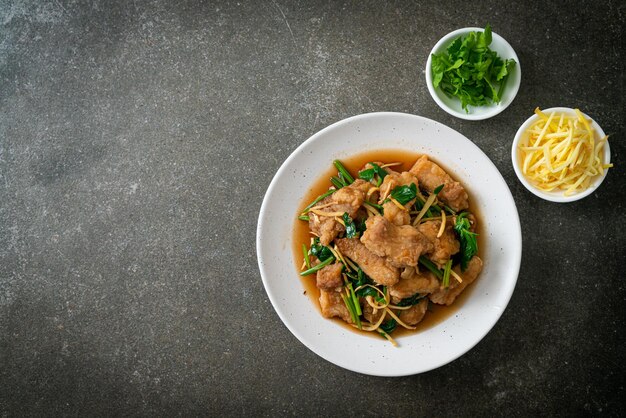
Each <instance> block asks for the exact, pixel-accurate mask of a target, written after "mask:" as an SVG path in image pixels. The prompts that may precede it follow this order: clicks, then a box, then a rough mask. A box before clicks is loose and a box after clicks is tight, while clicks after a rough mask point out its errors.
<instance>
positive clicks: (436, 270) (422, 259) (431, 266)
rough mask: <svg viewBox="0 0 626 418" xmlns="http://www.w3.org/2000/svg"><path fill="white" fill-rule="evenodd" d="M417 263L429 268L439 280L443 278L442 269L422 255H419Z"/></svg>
mask: <svg viewBox="0 0 626 418" xmlns="http://www.w3.org/2000/svg"><path fill="white" fill-rule="evenodd" d="M419 263H420V264H421V265H423V266H424V267H426V268H427V269H428V270H430V271H431V273H433V274H434V275H435V276H437V277H438V278H439V279H440V280H441V279H443V271H441V270H440V269H439V268H438V267H437V265H436V264H435V263H433V262H432V261H430V260H429V259H427V258H426V257H424V256H423V255H420V258H419Z"/></svg>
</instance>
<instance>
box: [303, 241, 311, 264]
mask: <svg viewBox="0 0 626 418" xmlns="http://www.w3.org/2000/svg"><path fill="white" fill-rule="evenodd" d="M302 254H304V262H305V263H306V268H308V269H310V268H311V260H310V259H309V250H308V249H307V248H306V244H302Z"/></svg>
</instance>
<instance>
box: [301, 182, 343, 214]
mask: <svg viewBox="0 0 626 418" xmlns="http://www.w3.org/2000/svg"><path fill="white" fill-rule="evenodd" d="M336 191H337V190H334V189H330V190H328V191H327V192H326V193H323V194H321V195H319V196H317V197H316V198H315V200H314V201H312V202H311V203H309V205H308V206H307V207H306V208H304V211H303V212H302V215H304V214H306V213H308V212H309V210H310V209H311V208H312V207H313V206H315V204H316V203H317V202H319V201H320V200H322V199H324V198H326V197H328V196H330V195H331V194H333V193H335V192H336ZM307 220H308V219H307Z"/></svg>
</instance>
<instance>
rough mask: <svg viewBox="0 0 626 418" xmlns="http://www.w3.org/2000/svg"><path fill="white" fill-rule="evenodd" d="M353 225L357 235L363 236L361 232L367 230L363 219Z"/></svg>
mask: <svg viewBox="0 0 626 418" xmlns="http://www.w3.org/2000/svg"><path fill="white" fill-rule="evenodd" d="M354 225H355V226H356V230H357V231H358V232H359V235H363V232H365V230H366V229H367V225H365V219H361V220H358V219H357V220H356V221H354Z"/></svg>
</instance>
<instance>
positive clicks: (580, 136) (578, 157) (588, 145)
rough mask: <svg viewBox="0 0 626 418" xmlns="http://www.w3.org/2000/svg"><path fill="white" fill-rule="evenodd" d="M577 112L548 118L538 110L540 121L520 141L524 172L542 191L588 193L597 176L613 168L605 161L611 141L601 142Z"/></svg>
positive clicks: (552, 115)
mask: <svg viewBox="0 0 626 418" xmlns="http://www.w3.org/2000/svg"><path fill="white" fill-rule="evenodd" d="M575 112H576V114H575V115H571V114H567V113H557V112H552V113H550V114H549V115H546V114H545V113H543V112H542V111H541V110H540V109H539V108H537V109H535V113H536V114H537V116H539V120H538V121H537V122H535V123H534V124H533V125H531V126H530V127H529V128H528V129H527V130H526V133H525V135H524V139H522V141H520V144H519V151H520V157H521V160H520V162H521V165H522V172H523V173H524V175H525V176H526V178H528V179H529V180H530V181H531V182H532V183H533V184H534V185H535V186H536V187H537V188H539V189H541V190H544V191H552V190H563V191H564V194H565V196H569V195H571V194H573V193H576V192H578V191H583V190H585V189H587V188H588V187H589V185H590V184H591V182H592V180H593V178H594V177H595V176H598V175H602V174H604V170H605V169H608V168H610V167H613V164H607V163H604V161H603V154H604V153H603V149H604V145H605V144H606V143H607V141H608V138H607V137H606V136H605V137H603V138H601V139H597V134H596V131H595V130H594V129H593V127H592V126H591V121H590V120H589V119H587V118H586V117H585V116H584V115H583V114H582V113H581V112H580V111H579V110H578V109H575Z"/></svg>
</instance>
